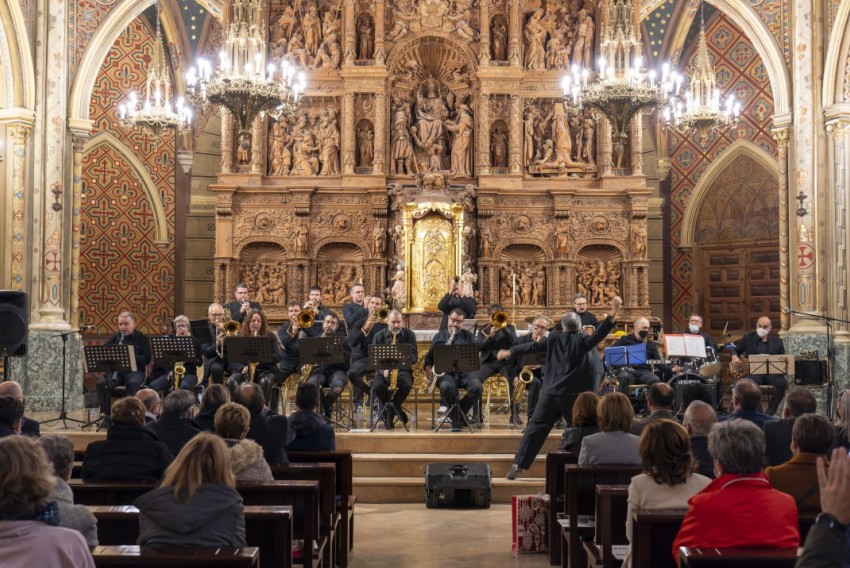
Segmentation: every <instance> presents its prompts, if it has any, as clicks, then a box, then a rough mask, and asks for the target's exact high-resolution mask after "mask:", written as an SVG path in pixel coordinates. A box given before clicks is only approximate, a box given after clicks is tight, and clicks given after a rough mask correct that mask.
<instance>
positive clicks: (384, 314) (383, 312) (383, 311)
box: [375, 305, 390, 323]
mask: <svg viewBox="0 0 850 568" xmlns="http://www.w3.org/2000/svg"><path fill="white" fill-rule="evenodd" d="M375 317H376V318H377V320H378V323H387V318H388V317H390V307H389V306H387V305H383V306H381V307H380V308H378V309H377V310H376V311H375Z"/></svg>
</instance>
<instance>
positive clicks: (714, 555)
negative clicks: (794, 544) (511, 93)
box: [679, 546, 797, 568]
mask: <svg viewBox="0 0 850 568" xmlns="http://www.w3.org/2000/svg"><path fill="white" fill-rule="evenodd" d="M796 563H797V549H796V548H689V547H687V546H683V547H681V548H680V549H679V566H680V567H682V568H714V567H718V568H719V567H721V566H722V567H723V568H794V564H796Z"/></svg>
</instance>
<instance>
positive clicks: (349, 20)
mask: <svg viewBox="0 0 850 568" xmlns="http://www.w3.org/2000/svg"><path fill="white" fill-rule="evenodd" d="M342 5H343V10H342V18H343V22H344V24H345V34H344V36H343V44H342V53H343V58H344V59H343V62H342V63H343V65H354V59H355V53H354V51H355V46H356V42H357V37H356V36H357V30H356V26H355V21H354V17H355V13H354V2H353V1H349V2H343V3H342Z"/></svg>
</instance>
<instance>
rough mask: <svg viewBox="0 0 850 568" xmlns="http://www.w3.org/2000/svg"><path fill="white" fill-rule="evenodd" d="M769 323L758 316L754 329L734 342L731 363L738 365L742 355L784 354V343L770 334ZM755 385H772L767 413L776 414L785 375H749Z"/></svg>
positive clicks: (782, 395)
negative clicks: (771, 394)
mask: <svg viewBox="0 0 850 568" xmlns="http://www.w3.org/2000/svg"><path fill="white" fill-rule="evenodd" d="M770 329H771V323H770V318H769V317H767V316H763V317H760V318H759V320H758V322H756V330H755V331H753V332H750V333H748V334H746V335H745V336H744V337H742V338H741V340H740V341H738V343H737V344H735V352H734V353H733V354H732V363H733V364H734V365H740V364H741V359H740V357H741V356H742V355H784V354H785V344H784V343H783V342H782V340H781V339H779V338H778V337H776V336H775V335H771V334H770ZM748 378H750V379H752V380H753V381H754V382H755V383H756V384H757V385H770V386H772V387H773V396H771V397H770V404H768V406H767V413H768V414H769V415H774V414H776V410H777V409H778V408H779V403H781V402H782V399H783V398H785V391H786V390H788V381H787V380H786V379H785V375H749V376H748Z"/></svg>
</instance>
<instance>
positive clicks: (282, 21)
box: [269, 1, 342, 69]
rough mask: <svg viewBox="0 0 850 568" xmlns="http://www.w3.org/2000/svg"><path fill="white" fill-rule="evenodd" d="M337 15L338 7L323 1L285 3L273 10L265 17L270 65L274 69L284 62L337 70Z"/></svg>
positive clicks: (338, 41)
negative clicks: (267, 21) (267, 26)
mask: <svg viewBox="0 0 850 568" xmlns="http://www.w3.org/2000/svg"><path fill="white" fill-rule="evenodd" d="M320 6H323V7H324V9H322V8H320ZM339 13H340V12H339V8H338V7H337V6H334V5H332V3H330V2H327V1H324V2H322V3H321V4H317V3H316V2H313V1H311V2H309V3H308V4H306V6H304V5H302V3H301V2H295V3H294V5H290V4H288V3H287V4H285V5H282V6H280V7H278V8H276V9H275V11H273V12H272V13H271V14H270V18H269V21H270V22H271V24H270V26H269V37H270V42H269V55H270V62H271V63H274V64H275V65H276V66H277V67H278V68H282V67H283V63H284V62H285V61H288V62H289V63H291V64H292V65H295V66H297V67H299V68H301V69H306V68H309V69H339V68H340V64H341V62H342V47H341V45H340V20H339Z"/></svg>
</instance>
